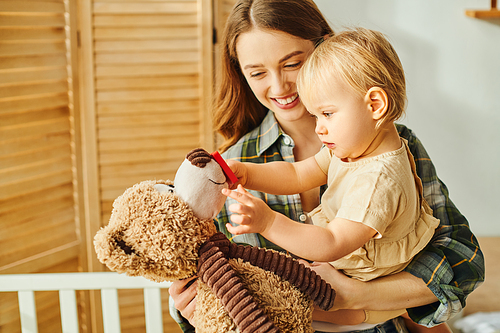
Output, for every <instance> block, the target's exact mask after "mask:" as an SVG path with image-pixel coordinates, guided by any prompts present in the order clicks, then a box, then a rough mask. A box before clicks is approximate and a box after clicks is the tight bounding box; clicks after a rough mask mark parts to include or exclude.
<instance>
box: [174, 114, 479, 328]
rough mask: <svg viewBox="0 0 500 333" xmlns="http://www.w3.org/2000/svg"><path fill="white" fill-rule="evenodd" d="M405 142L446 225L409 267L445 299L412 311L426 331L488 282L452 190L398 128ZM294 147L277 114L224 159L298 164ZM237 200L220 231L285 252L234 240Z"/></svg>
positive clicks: (275, 202)
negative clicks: (232, 222) (228, 225)
mask: <svg viewBox="0 0 500 333" xmlns="http://www.w3.org/2000/svg"><path fill="white" fill-rule="evenodd" d="M397 128H398V131H399V134H400V135H401V137H403V138H405V139H406V140H408V145H409V147H410V150H411V152H412V154H413V156H414V158H415V162H416V166H417V173H418V175H419V176H420V178H421V179H422V183H423V186H424V196H425V199H426V200H427V202H428V203H429V205H430V206H431V208H432V209H433V213H434V216H435V217H436V218H438V219H439V220H440V225H439V227H438V228H437V229H436V233H435V235H434V238H433V239H432V241H431V242H430V243H429V244H428V245H427V247H426V248H425V250H424V251H422V252H420V253H419V254H418V255H417V256H416V257H415V258H414V259H413V261H412V262H411V263H410V264H409V265H408V267H407V268H406V271H407V272H409V273H411V274H412V275H414V276H417V277H419V278H421V279H422V280H424V281H425V283H426V284H427V285H428V287H429V288H430V289H431V290H432V292H433V293H434V294H435V295H436V296H437V298H438V299H439V301H438V302H436V303H434V304H429V305H425V306H421V307H417V308H411V309H408V313H409V315H410V316H411V318H412V319H413V320H414V321H415V322H417V323H419V324H421V325H425V326H434V325H438V324H440V323H442V322H444V321H447V320H448V319H450V318H451V316H452V315H454V314H456V313H458V312H459V311H460V310H461V309H462V308H463V307H464V306H465V299H466V298H467V295H469V294H470V293H471V292H472V291H473V290H474V289H475V288H477V287H478V286H479V285H480V284H481V283H482V282H483V281H484V258H483V254H482V252H481V250H480V248H479V243H478V242H477V240H476V238H475V236H474V235H473V234H472V232H471V230H470V229H469V224H468V222H467V219H466V218H465V217H464V216H463V215H462V214H460V212H459V211H458V209H457V208H456V207H455V205H454V204H453V202H452V201H451V200H450V198H449V197H448V189H447V188H446V186H445V185H444V184H443V183H442V182H441V180H440V179H439V178H438V177H437V174H436V170H435V168H434V165H433V164H432V161H431V159H430V158H429V156H428V155H427V152H426V151H425V149H424V147H423V146H422V143H421V142H420V141H419V139H418V138H417V137H416V136H415V134H413V132H412V131H411V130H410V129H408V128H406V127H405V126H403V125H397ZM293 147H294V142H293V140H292V138H291V137H289V136H288V135H286V134H285V133H284V132H283V131H282V130H281V128H280V127H279V125H278V123H277V121H276V119H275V118H274V114H273V113H272V112H271V111H269V112H268V114H267V116H266V118H265V119H264V120H263V121H262V123H261V125H260V126H259V127H257V128H255V129H254V130H253V131H251V132H250V133H248V134H246V135H245V136H244V137H242V138H241V139H240V140H239V141H238V143H236V144H235V145H234V146H232V147H231V148H230V149H229V150H228V151H226V152H225V153H224V154H222V156H223V157H224V159H226V160H227V159H234V160H240V161H242V162H252V163H266V162H271V161H287V162H294V156H293ZM250 192H251V193H252V194H253V195H255V196H256V197H258V198H261V199H263V200H264V201H265V202H266V203H267V204H268V205H269V206H270V207H271V208H273V209H274V210H276V211H278V212H280V213H283V214H285V215H286V216H288V217H290V218H291V219H293V220H295V221H298V222H303V220H304V212H303V211H302V205H301V203H300V197H299V195H270V194H266V193H261V192H256V191H250ZM233 202H234V200H233V199H231V198H228V199H227V200H226V204H225V205H224V207H223V209H222V211H221V212H220V214H219V215H218V216H217V222H216V225H217V227H218V229H219V230H220V231H221V232H224V233H225V234H226V235H227V236H228V238H230V239H232V241H233V242H235V243H240V244H249V245H255V246H260V247H265V248H272V249H276V250H281V251H282V249H281V248H279V247H278V246H277V245H275V244H273V243H272V242H270V241H269V240H267V239H265V238H264V237H262V236H261V235H260V234H245V235H237V236H234V235H232V234H230V233H229V232H228V231H227V229H226V227H225V224H226V223H228V222H229V217H230V215H231V213H230V212H229V211H228V210H227V207H229V205H230V204H231V203H233ZM180 325H181V328H182V329H183V331H184V332H193V331H192V330H191V327H190V325H189V324H187V325H186V324H185V323H184V324H180Z"/></svg>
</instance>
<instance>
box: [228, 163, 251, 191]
mask: <svg viewBox="0 0 500 333" xmlns="http://www.w3.org/2000/svg"><path fill="white" fill-rule="evenodd" d="M226 164H227V166H228V167H229V168H230V169H231V171H232V172H233V173H234V175H235V176H236V177H237V178H238V182H237V183H234V184H232V186H231V187H230V189H232V190H234V189H235V188H236V186H237V185H238V184H241V185H243V186H245V184H246V183H247V177H248V174H247V168H246V166H245V164H244V163H242V162H240V161H233V160H227V161H226Z"/></svg>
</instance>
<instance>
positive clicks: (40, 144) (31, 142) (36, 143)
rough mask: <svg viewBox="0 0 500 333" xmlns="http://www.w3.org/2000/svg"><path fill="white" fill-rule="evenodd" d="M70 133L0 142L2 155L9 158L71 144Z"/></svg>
mask: <svg viewBox="0 0 500 333" xmlns="http://www.w3.org/2000/svg"><path fill="white" fill-rule="evenodd" d="M70 140H71V138H70V135H69V133H65V132H63V133H50V134H49V135H46V136H42V137H38V138H36V139H35V138H33V137H24V138H21V139H17V140H12V141H0V155H3V156H5V157H8V156H10V155H12V154H23V153H28V152H32V151H36V150H39V149H40V150H47V149H50V148H51V147H57V146H61V145H65V144H66V143H68V144H69V142H70Z"/></svg>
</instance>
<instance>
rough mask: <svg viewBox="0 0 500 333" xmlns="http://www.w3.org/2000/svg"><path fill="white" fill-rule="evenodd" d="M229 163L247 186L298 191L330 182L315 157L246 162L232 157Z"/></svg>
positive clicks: (280, 191) (277, 190)
mask: <svg viewBox="0 0 500 333" xmlns="http://www.w3.org/2000/svg"><path fill="white" fill-rule="evenodd" d="M226 162H227V165H228V166H229V167H230V168H231V170H232V171H233V173H234V174H235V175H236V177H238V183H237V184H241V185H243V186H244V187H245V188H248V189H251V190H256V191H260V192H265V193H270V194H283V195H287V194H296V193H302V192H305V191H307V190H310V189H313V188H316V187H319V186H321V185H323V184H326V181H327V176H326V174H325V173H324V172H323V171H322V170H321V168H320V167H319V165H318V163H317V162H316V159H315V158H314V156H313V157H310V158H307V159H305V160H303V161H299V162H295V163H289V162H270V163H262V164H258V163H242V162H238V161H233V160H228V161H226Z"/></svg>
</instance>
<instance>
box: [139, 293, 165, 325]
mask: <svg viewBox="0 0 500 333" xmlns="http://www.w3.org/2000/svg"><path fill="white" fill-rule="evenodd" d="M161 309H162V307H161V291H160V289H157V288H155V289H152V288H144V311H145V312H146V333H154V332H161V331H162V330H163V314H162V311H161Z"/></svg>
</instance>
